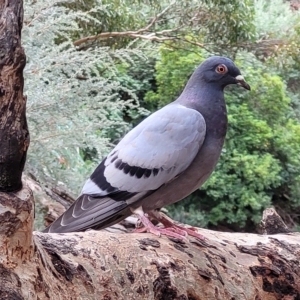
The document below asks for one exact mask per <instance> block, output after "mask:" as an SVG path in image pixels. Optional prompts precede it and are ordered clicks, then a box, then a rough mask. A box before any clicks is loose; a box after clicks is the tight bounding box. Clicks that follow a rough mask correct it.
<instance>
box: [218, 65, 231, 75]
mask: <svg viewBox="0 0 300 300" xmlns="http://www.w3.org/2000/svg"><path fill="white" fill-rule="evenodd" d="M227 71H228V69H227V67H226V66H225V65H223V64H222V65H218V66H217V67H216V72H217V73H219V74H225V73H227Z"/></svg>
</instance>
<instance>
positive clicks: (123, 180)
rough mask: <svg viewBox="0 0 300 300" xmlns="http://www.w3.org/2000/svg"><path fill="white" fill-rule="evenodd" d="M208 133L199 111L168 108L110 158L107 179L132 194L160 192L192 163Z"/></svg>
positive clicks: (131, 135) (137, 130) (142, 125)
mask: <svg viewBox="0 0 300 300" xmlns="http://www.w3.org/2000/svg"><path fill="white" fill-rule="evenodd" d="M205 134H206V124H205V120H204V118H203V116H202V115H201V114H200V113H199V112H198V111H196V110H194V109H190V108H187V107H184V106H182V105H178V104H176V105H175V104H172V105H168V106H166V107H164V108H163V109H161V110H159V111H157V112H156V113H154V114H152V115H151V116H150V117H149V118H147V119H146V120H144V121H143V122H142V123H140V124H139V126H137V127H136V128H135V130H132V131H131V132H130V133H129V134H128V135H126V136H125V137H124V138H123V140H122V141H121V142H120V143H119V144H118V145H117V146H116V147H115V149H114V150H113V151H112V152H111V153H110V154H109V155H108V156H107V159H106V161H105V171H104V176H105V177H106V179H107V181H108V182H109V183H110V184H111V185H112V186H113V187H115V188H118V189H120V190H126V191H128V192H131V193H139V192H143V191H147V190H156V189H157V188H159V187H160V186H161V185H162V184H165V183H167V182H168V181H170V180H172V179H174V178H175V177H176V176H177V175H178V174H180V173H181V172H183V171H184V170H185V169H186V168H187V167H188V166H189V165H190V164H191V162H192V161H193V159H194V158H195V156H196V154H197V153H198V151H199V149H200V147H201V145H202V144H203V141H204V138H205Z"/></svg>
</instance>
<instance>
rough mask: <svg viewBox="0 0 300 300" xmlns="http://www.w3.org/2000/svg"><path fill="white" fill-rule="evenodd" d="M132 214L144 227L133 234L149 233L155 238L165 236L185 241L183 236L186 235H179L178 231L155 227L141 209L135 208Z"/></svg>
mask: <svg viewBox="0 0 300 300" xmlns="http://www.w3.org/2000/svg"><path fill="white" fill-rule="evenodd" d="M133 213H134V214H136V215H137V216H138V217H139V219H140V221H141V223H142V224H143V225H144V227H142V228H137V229H136V230H135V231H134V232H146V231H147V232H150V233H153V234H155V235H157V236H161V235H162V234H163V235H166V236H169V237H172V238H176V239H180V240H186V238H185V236H186V233H184V234H181V233H179V230H174V229H173V228H160V227H156V226H155V225H154V224H153V223H152V222H151V221H150V220H149V218H148V215H147V214H145V213H144V211H143V209H142V207H139V208H137V209H136V210H134V211H133Z"/></svg>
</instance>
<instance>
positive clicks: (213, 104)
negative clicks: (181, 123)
mask: <svg viewBox="0 0 300 300" xmlns="http://www.w3.org/2000/svg"><path fill="white" fill-rule="evenodd" d="M193 79H194V78H191V79H190V81H189V82H188V84H187V85H186V87H185V89H184V91H183V92H182V94H181V95H180V96H179V98H178V99H177V100H176V101H175V103H178V104H181V105H184V106H186V107H189V108H192V109H195V110H197V111H199V112H200V113H201V114H202V116H203V117H204V119H205V122H206V128H207V132H209V133H210V135H212V136H213V137H215V138H223V137H225V135H226V130H227V110H226V104H225V99H224V92H223V89H222V88H218V87H216V86H212V84H210V83H205V84H201V78H200V84H199V82H198V83H197V84H196V83H195V82H193ZM197 79H198V80H199V78H197Z"/></svg>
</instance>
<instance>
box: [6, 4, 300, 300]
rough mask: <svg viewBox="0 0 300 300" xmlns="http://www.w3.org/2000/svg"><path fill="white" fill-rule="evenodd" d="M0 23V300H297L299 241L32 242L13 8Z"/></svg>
mask: <svg viewBox="0 0 300 300" xmlns="http://www.w3.org/2000/svg"><path fill="white" fill-rule="evenodd" d="M0 14H1V15H0V97H1V101H0V146H1V154H0V190H1V191H3V192H0V299H11V300H19V299H30V300H31V299H55V300H56V299H72V300H74V299H97V300H98V299H105V300H109V299H110V300H113V299H126V300H127V299H168V300H169V299H170V300H171V299H178V300H184V299H186V300H188V299H189V300H196V299H197V300H200V299H203V300H204V299H205V300H206V299H221V300H226V299H228V300H233V299H236V300H242V299H249V300H250V299H251V300H252V299H253V300H254V299H255V300H259V299H263V300H268V299H286V300H287V299H300V268H299V261H300V246H299V241H300V235H299V234H298V233H292V234H291V233H289V234H277V235H273V236H271V235H254V234H246V233H222V232H214V231H209V230H204V229H199V232H200V233H201V234H203V235H204V236H206V238H207V239H206V240H205V241H199V240H196V239H193V238H192V239H190V241H189V242H187V243H183V242H180V241H175V240H169V239H167V238H166V237H162V238H158V237H155V236H153V235H151V234H127V233H125V234H114V233H108V232H104V231H102V232H96V231H88V232H84V233H70V234H43V233H39V232H34V233H33V234H32V230H33V219H34V217H33V215H34V201H33V195H32V192H31V190H30V189H29V187H28V186H27V185H26V184H24V185H23V188H22V189H21V187H22V183H21V174H22V171H23V167H24V163H25V158H26V151H27V148H28V144H29V135H28V129H27V124H26V117H25V104H26V99H25V98H24V96H23V76H22V70H23V67H24V64H25V55H24V52H23V49H22V48H21V46H20V36H21V27H22V17H23V8H22V1H18V0H9V1H3V0H2V1H1V0H0ZM20 189H21V190H20ZM17 190H20V191H19V192H13V191H17ZM4 192H6V193H4ZM8 192H9V193H8ZM269 215H272V214H269ZM272 216H273V217H274V215H272ZM270 224H271V225H270ZM272 224H275V225H276V228H279V229H280V230H284V232H286V230H287V228H286V227H285V226H284V225H282V224H281V223H280V222H275V221H274V219H272V220H271V222H267V221H266V222H264V226H265V231H266V232H268V228H270V226H271V228H274V225H272Z"/></svg>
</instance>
